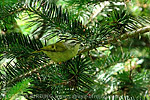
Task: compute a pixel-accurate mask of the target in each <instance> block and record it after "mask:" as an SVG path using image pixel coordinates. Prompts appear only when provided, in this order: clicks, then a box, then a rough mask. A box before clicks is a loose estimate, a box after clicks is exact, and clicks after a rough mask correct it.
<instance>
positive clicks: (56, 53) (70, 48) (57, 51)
mask: <svg viewBox="0 0 150 100" xmlns="http://www.w3.org/2000/svg"><path fill="white" fill-rule="evenodd" d="M79 47H80V44H79V43H78V42H77V41H76V40H66V41H60V42H56V43H54V44H50V45H48V46H45V47H43V48H41V49H40V50H39V51H35V52H33V53H37V52H44V53H45V54H46V55H47V56H48V57H50V58H51V59H52V60H53V61H54V62H65V61H67V60H69V59H71V58H73V57H74V56H76V55H77V53H78V50H79Z"/></svg>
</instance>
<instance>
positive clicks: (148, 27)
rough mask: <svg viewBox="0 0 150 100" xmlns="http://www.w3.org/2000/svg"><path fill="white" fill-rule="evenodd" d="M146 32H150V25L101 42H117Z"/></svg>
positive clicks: (104, 43)
mask: <svg viewBox="0 0 150 100" xmlns="http://www.w3.org/2000/svg"><path fill="white" fill-rule="evenodd" d="M146 32H150V26H146V27H142V28H140V29H137V30H135V31H132V32H126V33H124V34H123V35H121V36H120V37H119V38H118V39H116V38H111V39H109V40H107V42H103V41H100V42H99V43H100V44H102V45H106V44H110V43H117V42H118V40H119V41H121V40H125V39H128V38H132V37H135V36H136V35H139V34H144V33H146ZM97 47H99V46H96V47H94V48H97ZM94 48H93V47H88V48H86V49H83V50H81V51H79V53H78V55H80V54H81V53H84V52H87V51H90V50H92V49H94Z"/></svg>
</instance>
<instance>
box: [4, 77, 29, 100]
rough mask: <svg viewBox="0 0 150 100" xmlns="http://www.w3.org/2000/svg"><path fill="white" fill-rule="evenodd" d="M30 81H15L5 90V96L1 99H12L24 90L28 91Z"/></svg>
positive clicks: (24, 91)
mask: <svg viewBox="0 0 150 100" xmlns="http://www.w3.org/2000/svg"><path fill="white" fill-rule="evenodd" d="M30 82H32V80H31V79H24V80H22V81H21V82H18V83H16V85H14V86H13V87H11V88H10V89H8V90H6V91H7V93H6V96H5V98H4V99H3V100H14V99H16V98H18V97H19V96H20V95H23V94H24V93H26V92H29V91H30V90H31V89H30V88H29V87H31V86H32V85H31V84H30Z"/></svg>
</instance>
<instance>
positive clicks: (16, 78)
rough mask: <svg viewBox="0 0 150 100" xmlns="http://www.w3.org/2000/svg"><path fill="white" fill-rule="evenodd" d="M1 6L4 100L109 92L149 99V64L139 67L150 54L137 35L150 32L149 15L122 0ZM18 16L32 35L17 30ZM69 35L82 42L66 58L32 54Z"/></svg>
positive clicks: (37, 0)
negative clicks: (76, 50) (58, 58)
mask: <svg viewBox="0 0 150 100" xmlns="http://www.w3.org/2000/svg"><path fill="white" fill-rule="evenodd" d="M6 2H12V3H11V4H10V5H9V4H8V3H6ZM0 10H1V12H0V29H1V33H0V92H1V94H0V95H1V96H0V97H3V98H4V100H5V99H6V100H10V99H14V98H15V99H17V98H21V97H20V96H21V95H22V96H23V97H24V98H26V99H29V100H30V99H32V100H41V99H46V100H47V99H68V100H71V99H79V100H83V99H86V100H89V99H91V98H92V100H103V99H104V100H106V99H107V100H110V99H113V97H112V96H113V95H115V96H116V98H117V99H118V98H123V99H125V98H126V97H134V98H136V99H137V97H138V98H142V99H143V98H144V99H149V98H148V96H149V94H148V93H149V87H150V86H149V83H150V81H149V78H150V73H149V64H148V63H146V65H147V66H146V67H143V66H145V63H143V62H146V60H145V58H147V60H148V59H149V57H150V56H149V51H150V49H149V42H148V41H149V39H148V35H145V36H143V35H141V34H143V33H146V32H148V31H150V28H149V25H150V19H149V17H147V16H145V17H143V16H136V15H135V14H134V13H133V11H132V9H131V6H130V5H129V4H127V2H124V0H111V1H107V2H106V0H59V1H57V0H56V1H52V0H21V1H12V0H10V1H8V0H6V1H5V2H4V1H3V2H0ZM20 14H22V16H23V17H21V18H20V19H19V15H20ZM141 15H146V13H143V14H141ZM16 19H17V20H16ZM18 20H25V21H24V22H26V25H27V24H28V27H27V28H30V29H32V30H31V31H28V32H31V33H28V35H24V34H23V33H24V32H23V33H22V32H20V31H16V29H17V30H18V29H19V28H18V27H19V25H17V22H16V21H18ZM18 22H19V21H18ZM13 25H14V26H13ZM15 26H17V27H15ZM12 27H13V28H12ZM23 31H25V30H23ZM137 34H139V36H141V40H140V41H139V39H138V38H136V36H135V35H137ZM147 34H148V33H147ZM129 37H131V39H129ZM132 37H135V38H134V39H132ZM72 38H74V39H76V40H78V41H79V42H80V43H81V44H80V45H81V46H80V49H79V52H78V55H76V56H75V57H74V58H72V59H70V60H68V61H66V62H61V63H55V62H53V61H52V60H51V59H50V58H48V57H47V56H46V55H45V54H43V53H33V51H36V50H39V49H40V48H42V47H44V46H45V45H48V44H51V43H53V42H52V41H53V40H54V41H55V42H56V41H60V40H62V39H72ZM124 39H126V40H124ZM143 40H144V43H145V44H143ZM137 41H138V42H137ZM143 46H145V47H144V48H143ZM99 47H102V48H99ZM137 48H138V49H137ZM145 48H147V49H145ZM140 50H144V53H143V52H141V51H140ZM136 51H139V53H138V54H137V52H136ZM133 54H134V55H133ZM141 55H142V56H141ZM141 59H142V61H143V60H144V61H143V62H141ZM6 60H7V61H6ZM29 84H32V85H29ZM137 95H138V96H137ZM16 96H17V97H16ZM109 97H110V98H109ZM120 100H122V99H120Z"/></svg>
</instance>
